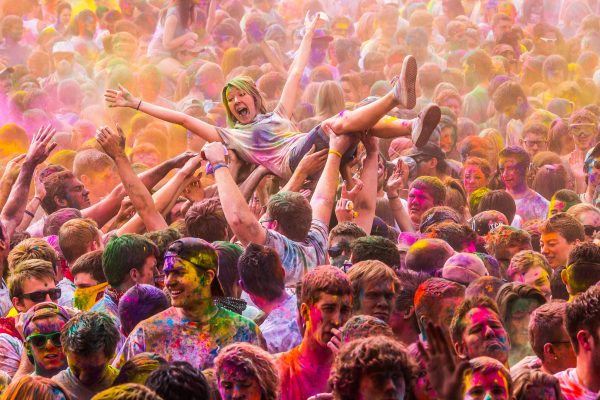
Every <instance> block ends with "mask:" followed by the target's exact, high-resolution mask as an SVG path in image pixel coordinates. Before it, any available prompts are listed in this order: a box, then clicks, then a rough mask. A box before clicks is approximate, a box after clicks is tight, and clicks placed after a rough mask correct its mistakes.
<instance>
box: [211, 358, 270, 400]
mask: <svg viewBox="0 0 600 400" xmlns="http://www.w3.org/2000/svg"><path fill="white" fill-rule="evenodd" d="M219 393H220V394H221V398H222V399H223V400H261V398H262V390H261V388H260V384H259V382H258V379H257V378H256V377H255V376H253V375H252V374H249V373H247V372H246V371H245V370H244V368H241V367H238V366H235V365H224V366H223V368H221V370H220V371H219Z"/></svg>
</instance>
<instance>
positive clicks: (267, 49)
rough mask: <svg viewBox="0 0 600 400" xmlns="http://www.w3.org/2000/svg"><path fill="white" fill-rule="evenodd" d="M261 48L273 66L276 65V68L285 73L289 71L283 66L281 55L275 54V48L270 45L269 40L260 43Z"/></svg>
mask: <svg viewBox="0 0 600 400" xmlns="http://www.w3.org/2000/svg"><path fill="white" fill-rule="evenodd" d="M260 48H261V49H262V51H263V54H264V55H265V58H266V59H267V61H268V62H270V63H271V65H273V67H275V69H277V71H279V72H283V73H286V72H287V71H286V70H285V67H284V66H283V62H282V61H281V59H280V58H279V57H277V55H276V54H275V52H274V51H273V49H272V48H271V46H269V44H268V43H267V42H265V41H262V42H261V43H260Z"/></svg>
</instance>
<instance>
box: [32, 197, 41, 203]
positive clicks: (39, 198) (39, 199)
mask: <svg viewBox="0 0 600 400" xmlns="http://www.w3.org/2000/svg"><path fill="white" fill-rule="evenodd" d="M33 199H38V201H39V202H40V203H41V202H42V198H41V197H40V196H33ZM33 199H31V200H33Z"/></svg>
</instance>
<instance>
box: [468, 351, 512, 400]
mask: <svg viewBox="0 0 600 400" xmlns="http://www.w3.org/2000/svg"><path fill="white" fill-rule="evenodd" d="M469 366H470V367H471V368H470V369H469V371H470V372H471V373H472V374H474V373H476V372H478V373H482V374H489V373H493V372H498V373H499V374H501V375H502V376H503V377H504V379H506V385H507V387H506V389H507V390H508V398H511V399H512V398H513V396H512V394H513V381H512V378H511V376H510V373H509V372H508V370H507V369H506V367H505V366H504V365H503V364H502V363H501V362H500V361H498V360H496V359H493V358H491V357H486V356H482V357H475V358H473V359H471V360H469Z"/></svg>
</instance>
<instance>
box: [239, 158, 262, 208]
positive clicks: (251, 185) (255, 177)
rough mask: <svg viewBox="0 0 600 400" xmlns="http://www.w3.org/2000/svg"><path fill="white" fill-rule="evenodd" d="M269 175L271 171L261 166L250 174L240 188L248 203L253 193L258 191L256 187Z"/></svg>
mask: <svg viewBox="0 0 600 400" xmlns="http://www.w3.org/2000/svg"><path fill="white" fill-rule="evenodd" d="M268 174H269V170H268V169H266V168H265V167H263V166H262V165H259V166H258V167H256V168H255V169H254V171H252V172H251V173H250V176H249V177H248V178H246V180H245V181H244V182H243V183H242V184H241V185H240V186H239V188H240V191H241V192H242V196H243V197H244V199H245V200H246V202H248V201H250V197H252V193H254V191H255V190H256V187H257V186H258V184H259V183H260V181H261V180H262V179H263V178H264V177H265V176H267V175H268Z"/></svg>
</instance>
